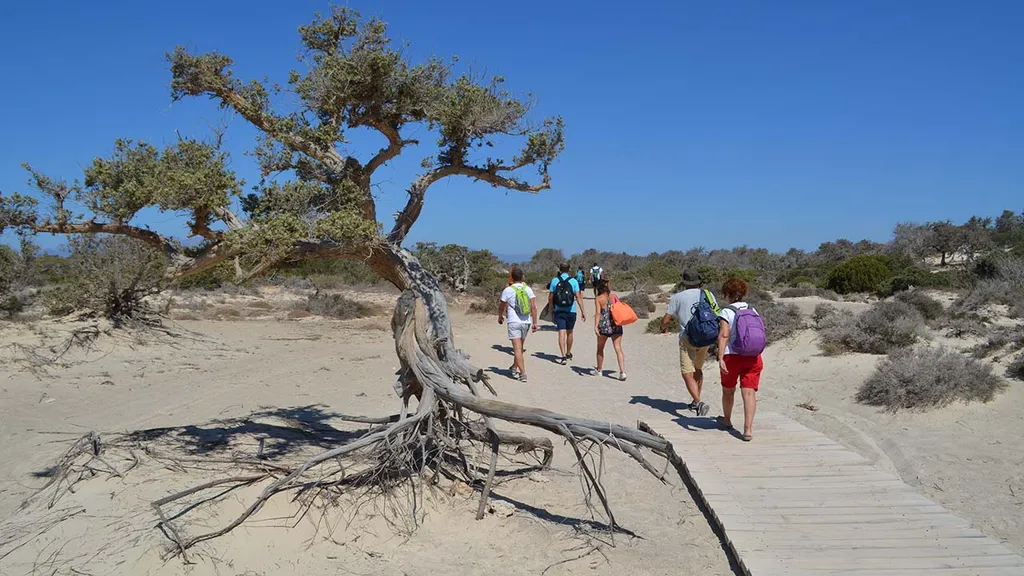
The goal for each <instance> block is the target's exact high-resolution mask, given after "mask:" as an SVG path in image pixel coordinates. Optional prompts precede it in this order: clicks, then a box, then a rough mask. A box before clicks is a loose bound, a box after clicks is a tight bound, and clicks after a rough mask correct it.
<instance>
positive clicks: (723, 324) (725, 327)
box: [718, 318, 729, 374]
mask: <svg viewBox="0 0 1024 576" xmlns="http://www.w3.org/2000/svg"><path fill="white" fill-rule="evenodd" d="M728 345H729V321H728V320H726V319H725V318H719V319H718V366H719V368H720V369H721V370H722V373H723V374H728V373H729V371H728V370H726V368H725V347H726V346H728Z"/></svg>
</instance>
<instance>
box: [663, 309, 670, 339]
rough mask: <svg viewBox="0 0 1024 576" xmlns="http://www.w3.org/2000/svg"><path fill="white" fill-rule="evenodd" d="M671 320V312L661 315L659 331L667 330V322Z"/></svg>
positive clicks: (664, 331)
mask: <svg viewBox="0 0 1024 576" xmlns="http://www.w3.org/2000/svg"><path fill="white" fill-rule="evenodd" d="M671 321H672V315H671V314H668V313H666V314H665V315H664V316H662V317H661V333H662V334H664V333H666V332H668V323H669V322H671Z"/></svg>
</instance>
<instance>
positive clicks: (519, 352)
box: [512, 338, 526, 374]
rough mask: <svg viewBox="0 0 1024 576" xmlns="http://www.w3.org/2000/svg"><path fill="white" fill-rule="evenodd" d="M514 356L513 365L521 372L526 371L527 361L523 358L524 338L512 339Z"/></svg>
mask: <svg viewBox="0 0 1024 576" xmlns="http://www.w3.org/2000/svg"><path fill="white" fill-rule="evenodd" d="M512 357H513V358H515V360H514V361H513V362H512V365H513V366H515V367H516V370H518V371H519V373H520V374H523V373H525V372H526V361H525V360H524V359H523V340H522V339H521V338H514V339H513V340H512Z"/></svg>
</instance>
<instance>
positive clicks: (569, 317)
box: [548, 262, 587, 365]
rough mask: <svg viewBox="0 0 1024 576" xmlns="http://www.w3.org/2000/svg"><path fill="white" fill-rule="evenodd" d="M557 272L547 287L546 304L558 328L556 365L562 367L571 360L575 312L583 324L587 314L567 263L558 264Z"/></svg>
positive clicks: (580, 293)
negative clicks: (558, 353) (549, 307)
mask: <svg viewBox="0 0 1024 576" xmlns="http://www.w3.org/2000/svg"><path fill="white" fill-rule="evenodd" d="M558 272H559V274H558V276H555V277H554V278H552V279H551V283H550V284H549V285H548V292H549V294H548V304H549V305H550V306H551V311H552V314H553V315H554V319H555V326H557V327H558V350H559V352H560V353H561V356H560V357H559V359H558V363H559V364H563V365H564V364H565V363H566V362H568V361H569V360H572V340H573V337H572V336H573V330H575V329H576V312H577V310H578V311H579V314H580V319H581V320H583V321H584V322H586V321H587V313H586V311H584V310H583V294H582V292H581V290H582V287H581V286H580V285H579V284H578V283H577V282H576V279H575V278H572V277H571V276H569V263H568V262H563V263H562V264H560V265H559V266H558ZM577 304H578V305H579V306H578V307H577Z"/></svg>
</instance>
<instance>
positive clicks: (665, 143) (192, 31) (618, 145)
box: [0, 0, 1024, 254]
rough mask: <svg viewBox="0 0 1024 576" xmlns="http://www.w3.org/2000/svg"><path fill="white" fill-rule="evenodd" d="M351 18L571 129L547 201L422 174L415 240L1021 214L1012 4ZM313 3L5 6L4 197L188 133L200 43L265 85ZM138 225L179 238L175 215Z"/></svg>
mask: <svg viewBox="0 0 1024 576" xmlns="http://www.w3.org/2000/svg"><path fill="white" fill-rule="evenodd" d="M350 5H351V6H352V7H354V8H356V9H359V10H360V11H362V12H363V14H364V15H375V16H379V17H382V18H383V19H385V20H386V21H388V22H389V23H390V24H391V35H392V37H393V38H395V39H404V40H408V41H410V42H412V49H411V54H413V55H414V56H416V57H420V56H423V55H427V54H438V55H443V56H447V55H451V54H457V55H459V57H460V59H461V62H462V63H463V64H471V65H473V66H474V68H475V69H477V70H486V72H487V73H489V74H501V75H504V76H505V77H506V78H507V80H508V83H507V85H508V86H509V87H510V88H513V89H515V90H522V91H531V92H533V93H534V94H535V95H536V96H537V98H538V109H537V112H538V114H539V115H542V116H543V115H550V114H561V115H562V116H563V117H564V118H565V121H566V124H567V149H566V152H565V153H564V155H563V156H562V157H561V158H560V159H559V161H558V162H557V164H556V165H555V166H554V167H553V169H552V176H553V178H554V188H553V189H552V190H550V191H548V192H545V193H543V194H542V195H540V196H527V195H522V194H518V193H506V192H505V191H501V190H496V189H493V188H491V187H490V186H488V185H484V184H474V183H471V182H469V181H466V180H449V181H447V182H444V183H440V184H438V185H435V186H434V187H433V188H432V189H431V190H430V192H429V197H428V200H427V203H426V209H425V210H424V212H423V215H422V217H421V218H420V221H419V223H418V224H417V226H416V228H415V229H414V232H413V234H412V235H411V237H410V240H411V241H415V240H434V241H438V242H442V243H447V242H455V243H460V244H466V245H470V246H473V247H484V248H490V249H492V250H494V251H495V252H498V253H505V254H509V253H514V254H521V253H530V252H532V251H533V250H535V249H537V248H541V247H546V246H552V247H560V248H563V249H565V250H566V251H569V252H573V251H578V250H582V249H584V248H586V247H596V248H600V249H606V250H623V251H627V252H634V253H647V252H650V251H663V250H667V249H686V248H689V247H692V246H695V245H703V246H706V247H731V246H734V245H739V244H750V245H756V246H765V247H768V248H770V249H772V250H785V249H787V248H789V247H791V246H795V247H800V248H808V249H813V248H815V247H816V246H817V245H818V244H819V243H820V242H822V241H825V240H831V239H835V238H838V237H846V238H849V239H852V240H857V239H860V238H871V239H876V240H884V239H886V238H888V236H889V233H890V231H891V230H892V227H893V225H894V224H895V223H896V222H898V221H905V220H914V221H925V220H933V219H945V218H952V219H954V220H962V219H964V218H966V217H967V216H969V215H971V214H983V215H997V214H998V213H999V212H1000V211H1001V210H1002V209H1004V208H1010V209H1014V210H1020V209H1022V208H1024V201H1022V199H1024V186H1022V183H1024V34H1022V33H1021V31H1022V30H1024V2H1021V1H1019V0H1002V1H996V0H985V1H982V2H966V1H959V2H949V1H943V0H914V1H911V0H900V1H892V0H880V1H864V0H857V1H846V2H822V1H819V0H806V1H800V2H796V1H782V0H771V1H769V0H763V1H731V2H637V3H621V2H614V3H613V2H604V1H586V2H584V1H573V2H569V1H555V2H553V1H551V0H546V1H543V2H536V1H532V0H530V1H519V2H514V3H508V2H503V3H491V2H479V1H476V2H473V1H463V0H459V1H455V0H449V1H448V2H445V3H443V4H440V3H436V2H423V1H422V0H416V1H413V0H406V1H393V2H391V1H389V2H383V3H371V2H358V1H354V2H352V3H350ZM326 6H327V4H326V3H323V2H313V1H308V0H291V1H289V2H269V1H246V2H242V1H230V2H229V1H222V0H218V1H210V0H205V1H203V2H197V1H193V0H185V1H178V2H174V3H152V2H130V1H126V0H125V1H120V2H113V1H95V2H73V1H70V0H65V1H63V2H55V1H50V0H37V1H35V2H26V1H20V2H6V3H5V4H4V7H3V9H2V10H0V53H2V54H4V57H3V59H2V61H0V78H3V88H2V90H0V190H2V191H4V192H12V191H18V190H25V186H24V182H25V173H24V172H23V171H22V170H21V169H20V168H19V163H20V162H22V161H29V162H31V163H32V164H33V165H34V166H35V167H36V168H38V169H41V170H43V171H46V172H48V173H49V174H51V175H55V176H59V177H64V178H67V179H73V178H75V177H76V176H78V175H80V173H81V167H82V166H84V165H85V164H87V163H88V162H89V161H90V160H91V159H92V158H93V157H94V156H97V155H103V154H107V153H108V152H109V151H110V149H111V147H112V143H113V141H114V139H115V138H117V137H131V138H135V139H145V140H149V141H151V142H154V143H158V144H162V143H168V142H170V141H172V140H173V138H174V130H175V129H179V130H181V131H182V132H183V133H192V134H201V133H202V132H203V131H204V130H205V126H206V125H208V124H214V123H217V122H219V121H220V120H221V119H222V118H223V117H224V113H223V112H221V111H220V110H218V109H217V107H216V106H215V105H214V104H213V103H212V102H209V101H206V100H193V101H188V102H180V103H175V104H173V105H172V104H171V102H170V95H169V87H168V86H169V81H170V75H169V72H168V69H167V65H166V63H165V61H164V60H163V55H164V53H165V52H166V51H168V50H170V49H172V48H173V47H174V46H175V45H176V44H184V45H186V46H188V47H190V48H192V49H194V50H201V51H205V50H218V51H221V52H223V53H226V54H230V55H231V56H233V57H234V58H235V59H236V62H237V63H238V66H237V67H236V70H237V72H238V73H239V74H240V75H242V76H256V77H261V76H264V75H268V76H270V77H271V78H272V79H278V80H282V81H283V80H284V79H285V78H286V75H287V71H288V70H289V69H290V68H292V67H294V66H295V57H296V55H297V53H298V42H297V35H296V27H297V26H299V25H300V24H304V23H307V22H308V21H309V20H310V18H311V16H312V14H313V12H315V11H317V10H322V9H326ZM441 6H443V8H442V7H441ZM251 144H252V132H251V130H249V129H247V127H246V126H245V123H244V121H242V120H241V119H235V120H233V121H232V122H231V125H230V128H229V137H228V147H229V149H230V150H231V151H232V153H233V158H234V168H235V169H236V170H237V171H238V172H239V173H240V174H242V175H243V176H245V177H246V178H247V179H248V180H249V181H250V182H251V181H255V180H256V179H257V177H256V174H255V171H254V167H253V165H252V163H251V160H250V159H249V158H247V157H245V156H244V155H243V154H242V152H243V151H244V150H246V149H247V148H249V147H250V146H251ZM374 145H376V143H374ZM426 155H427V152H426V151H425V150H422V149H421V150H413V151H411V152H409V153H408V154H407V156H408V158H406V159H404V160H403V161H402V162H398V163H397V164H396V165H394V166H392V167H390V168H388V169H385V170H382V171H381V173H380V175H381V177H382V178H381V179H380V184H381V186H380V189H379V195H380V199H379V204H380V206H379V209H378V212H379V213H380V214H382V215H387V214H390V213H392V212H394V211H395V210H396V209H397V208H398V207H399V206H400V205H401V204H403V203H404V201H405V197H406V195H405V192H404V190H405V188H406V186H407V185H408V183H409V181H410V180H411V178H412V176H413V174H414V172H415V170H416V166H417V165H418V163H419V161H420V160H421V159H422V158H423V157H424V156H426ZM467 216H468V217H467ZM143 221H144V222H146V223H148V224H150V225H152V226H153V227H154V228H156V229H158V230H162V231H165V232H168V231H178V230H182V227H181V225H180V219H178V218H175V217H174V216H170V215H154V214H148V213H147V214H145V215H144V217H143ZM388 224H389V225H390V222H389V223H388ZM44 243H45V245H47V246H50V247H53V246H57V245H58V244H59V243H60V242H59V241H56V240H48V241H44ZM410 243H411V242H410Z"/></svg>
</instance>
